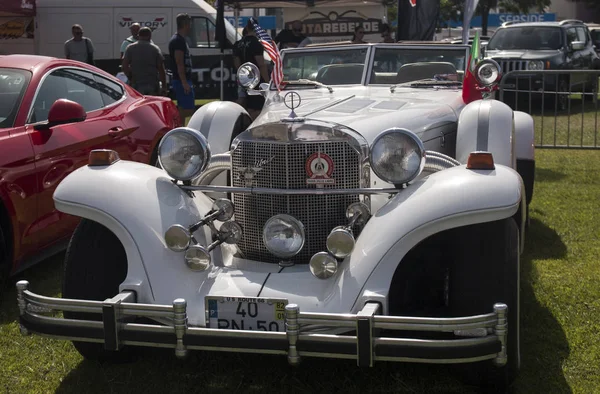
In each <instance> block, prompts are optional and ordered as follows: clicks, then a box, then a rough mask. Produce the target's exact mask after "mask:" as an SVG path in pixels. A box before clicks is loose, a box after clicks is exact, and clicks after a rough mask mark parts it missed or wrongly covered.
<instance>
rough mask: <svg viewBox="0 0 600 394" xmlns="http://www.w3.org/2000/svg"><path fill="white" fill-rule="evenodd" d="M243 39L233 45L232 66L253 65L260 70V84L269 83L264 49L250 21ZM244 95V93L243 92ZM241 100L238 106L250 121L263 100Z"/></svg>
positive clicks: (257, 96) (258, 110) (256, 98)
mask: <svg viewBox="0 0 600 394" xmlns="http://www.w3.org/2000/svg"><path fill="white" fill-rule="evenodd" d="M244 31H245V35H244V37H243V38H242V39H241V40H239V41H237V42H236V43H235V44H234V48H233V65H234V67H235V69H236V70H237V69H238V68H239V67H240V66H241V65H242V64H244V63H246V62H250V63H253V64H254V65H256V66H257V67H258V69H259V70H260V76H261V82H269V81H270V79H271V78H270V77H269V70H268V68H267V64H266V63H265V59H264V57H263V53H264V48H263V46H262V44H261V43H260V41H259V40H258V37H256V31H255V29H254V25H253V24H252V22H251V21H248V24H247V25H246V27H245V28H244ZM244 93H245V92H244ZM244 96H245V97H243V99H242V100H238V104H240V105H242V106H243V107H244V108H245V109H246V110H247V111H248V114H249V115H250V117H251V118H252V119H255V118H256V116H258V114H259V113H260V111H261V110H262V107H263V105H264V103H265V98H264V97H263V96H262V95H252V96H249V95H246V94H244Z"/></svg>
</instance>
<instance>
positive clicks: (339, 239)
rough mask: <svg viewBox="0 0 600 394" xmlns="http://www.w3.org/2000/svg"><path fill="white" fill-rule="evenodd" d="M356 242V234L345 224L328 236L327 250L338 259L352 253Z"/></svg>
mask: <svg viewBox="0 0 600 394" xmlns="http://www.w3.org/2000/svg"><path fill="white" fill-rule="evenodd" d="M355 244H356V241H355V240H354V235H352V232H351V231H350V230H349V229H347V228H346V227H344V226H339V227H336V228H334V229H333V230H331V233H329V236H328V237H327V250H328V251H329V253H331V254H332V255H334V256H335V257H337V258H338V259H343V258H344V257H346V256H348V255H349V254H350V253H352V250H354V245H355Z"/></svg>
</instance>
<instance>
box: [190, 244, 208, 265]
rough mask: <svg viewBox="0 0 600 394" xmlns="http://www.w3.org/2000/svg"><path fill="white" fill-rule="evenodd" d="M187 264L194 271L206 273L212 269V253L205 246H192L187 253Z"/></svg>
mask: <svg viewBox="0 0 600 394" xmlns="http://www.w3.org/2000/svg"><path fill="white" fill-rule="evenodd" d="M185 264H186V265H187V266H188V268H189V269H191V270H192V271H206V270H207V269H208V267H210V253H209V252H208V250H206V248H205V247H203V246H200V245H192V246H190V248H189V249H188V250H186V251H185Z"/></svg>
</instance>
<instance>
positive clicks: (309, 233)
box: [231, 141, 360, 264]
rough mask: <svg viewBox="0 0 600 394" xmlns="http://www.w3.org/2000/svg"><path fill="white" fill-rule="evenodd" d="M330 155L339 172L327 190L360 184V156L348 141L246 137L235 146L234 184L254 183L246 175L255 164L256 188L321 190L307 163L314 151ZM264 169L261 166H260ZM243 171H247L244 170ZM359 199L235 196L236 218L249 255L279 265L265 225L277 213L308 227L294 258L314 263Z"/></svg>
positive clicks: (300, 262) (254, 180)
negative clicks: (265, 239) (267, 241)
mask: <svg viewBox="0 0 600 394" xmlns="http://www.w3.org/2000/svg"><path fill="white" fill-rule="evenodd" d="M317 152H321V153H324V154H326V155H328V156H329V157H330V158H331V159H332V161H333V163H334V170H333V173H332V175H331V178H333V179H334V180H335V184H333V185H323V187H324V188H344V189H345V188H358V187H360V155H359V153H358V152H357V151H356V150H355V149H353V148H352V147H351V146H350V145H349V144H348V143H347V142H345V141H331V142H328V141H319V142H306V141H303V142H297V143H272V142H268V141H243V142H240V143H239V144H238V145H237V146H236V148H235V149H234V150H233V152H232V155H231V160H232V184H233V186H240V187H244V186H248V184H247V180H246V179H244V176H243V175H240V173H243V172H244V169H246V171H248V169H252V168H254V171H253V173H252V176H253V186H255V187H268V188H280V189H306V188H315V186H314V185H307V182H306V180H307V178H308V175H307V172H306V168H305V165H306V162H307V159H308V158H309V157H310V156H311V155H312V154H313V153H317ZM258 168H260V169H259V170H257V169H258ZM240 169H242V171H240ZM356 201H359V197H358V195H346V196H344V195H328V196H308V195H294V196H282V195H271V194H269V195H265V194H263V195H252V194H234V195H233V202H234V204H235V220H236V221H237V222H238V223H239V224H240V225H241V226H242V229H243V236H242V240H241V241H240V242H239V243H238V247H239V248H240V251H241V252H242V253H243V255H244V257H245V258H248V259H251V260H257V261H264V262H271V263H278V262H279V261H281V259H280V258H278V257H276V256H273V255H272V254H271V253H270V252H269V251H268V250H267V249H266V248H265V246H264V243H263V240H262V233H263V227H264V225H265V223H266V221H267V220H268V219H269V218H270V217H272V216H273V215H276V214H282V213H285V214H288V215H291V216H293V217H295V218H296V219H298V220H300V221H301V222H302V224H303V225H304V230H305V234H306V241H305V243H304V247H303V248H302V250H301V251H300V253H299V254H298V255H297V256H296V257H294V258H292V259H291V260H292V261H293V262H294V263H296V264H302V263H308V261H309V260H310V258H311V257H312V256H313V255H314V254H315V253H317V252H321V251H324V250H326V249H325V241H326V239H327V235H329V232H330V231H331V229H333V228H334V227H336V226H340V225H344V224H346V223H347V220H346V216H345V212H346V208H347V207H348V205H350V204H351V203H353V202H356Z"/></svg>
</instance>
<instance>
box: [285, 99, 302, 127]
mask: <svg viewBox="0 0 600 394" xmlns="http://www.w3.org/2000/svg"><path fill="white" fill-rule="evenodd" d="M283 103H284V104H285V106H286V107H288V108H289V109H291V110H292V112H291V113H290V114H289V115H288V117H287V118H283V119H281V120H282V121H284V122H303V121H304V118H300V117H298V115H296V112H295V111H294V109H296V108H298V107H299V106H300V104H301V103H302V98H301V97H300V95H299V94H298V92H288V93H286V95H285V96H283Z"/></svg>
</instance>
